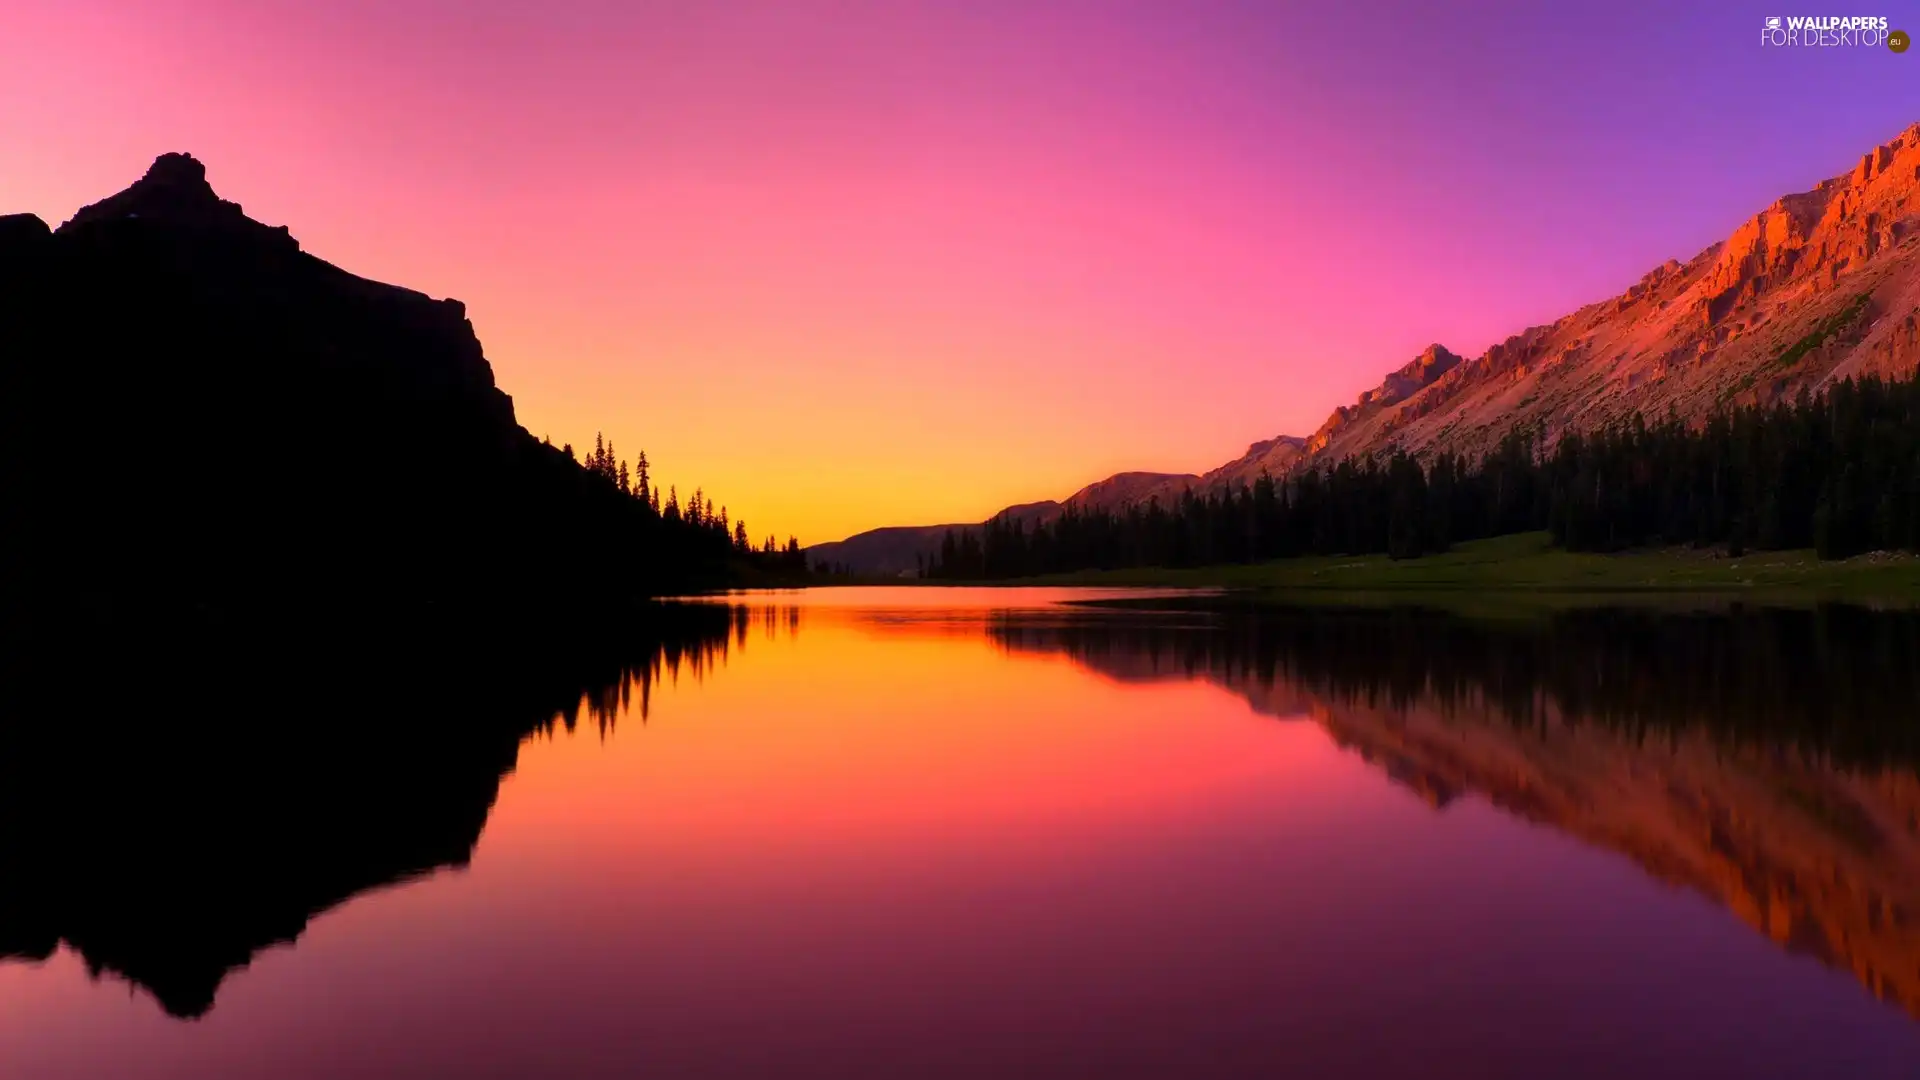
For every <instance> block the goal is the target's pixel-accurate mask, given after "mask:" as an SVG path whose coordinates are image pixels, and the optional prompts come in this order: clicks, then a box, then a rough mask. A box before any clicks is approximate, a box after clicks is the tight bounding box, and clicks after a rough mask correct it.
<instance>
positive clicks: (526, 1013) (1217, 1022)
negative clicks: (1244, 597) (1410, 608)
mask: <svg viewBox="0 0 1920 1080" xmlns="http://www.w3.org/2000/svg"><path fill="white" fill-rule="evenodd" d="M1090 595H1092V594H1090V593H1085V592H1072V591H1066V590H1049V591H1039V590H1016V591H991V590H966V589H953V590H946V589H942V590H819V591H813V592H808V593H797V594H796V593H782V594H766V595H748V596H737V597H733V598H730V600H729V601H727V603H730V604H732V605H736V606H734V607H732V608H728V607H725V606H717V605H715V606H711V609H710V610H708V611H705V612H703V613H701V614H700V616H699V618H698V620H697V625H695V626H694V627H692V628H691V629H688V630H686V631H685V632H684V633H683V634H681V635H680V637H674V636H673V635H667V636H666V637H665V638H663V641H668V642H670V643H669V644H660V645H657V646H656V647H653V648H652V649H651V651H649V653H648V654H647V655H646V656H644V657H641V658H640V659H639V660H637V661H636V662H635V663H633V664H631V665H628V666H626V667H624V668H617V669H616V671H615V673H614V674H613V675H611V676H608V675H604V674H603V675H601V676H600V677H599V678H598V681H590V682H589V683H588V685H583V686H581V687H580V688H579V689H580V693H579V694H578V695H577V696H579V697H580V699H581V704H580V705H579V706H578V707H577V708H573V709H563V710H561V715H560V717H559V718H558V719H557V720H556V721H555V722H552V723H545V722H544V721H545V720H546V719H547V716H548V715H549V713H543V714H542V715H540V716H536V717H531V718H529V720H528V722H527V723H526V724H525V726H524V729H523V730H520V731H515V732H513V733H512V734H511V737H510V738H508V739H507V741H506V742H504V743H502V744H501V749H500V750H499V752H491V751H490V752H489V753H477V752H474V753H469V752H466V751H465V750H464V749H459V748H458V740H459V739H460V738H462V736H459V735H457V734H456V735H449V736H445V737H444V738H446V739H447V740H449V741H448V742H447V743H446V744H445V746H446V750H445V753H444V754H443V755H442V756H440V757H437V758H435V759H434V760H436V761H457V762H458V763H459V764H458V766H457V768H458V769H461V770H466V771H465V772H461V773H460V775H459V776H441V775H440V774H438V773H434V774H433V778H432V779H431V780H430V781H429V780H427V779H418V780H415V779H411V778H410V777H409V776H401V777H399V778H398V779H396V778H395V777H394V776H392V775H389V773H388V772H382V771H378V770H374V771H363V770H369V769H373V766H371V765H367V764H365V763H366V762H370V761H372V762H377V761H379V760H381V756H382V755H383V754H384V753H387V751H388V743H389V742H391V738H390V737H389V736H386V735H383V733H382V729H381V728H379V727H376V726H371V725H368V726H366V727H364V728H360V729H356V734H355V735H354V736H353V738H352V740H351V744H352V754H351V756H350V757H349V756H342V757H341V758H340V759H339V761H338V762H337V763H334V764H329V765H326V766H324V767H315V769H314V770H313V771H314V773H315V775H317V776H318V777H319V779H318V780H316V781H315V782H314V785H313V789H312V790H313V792H314V793H315V794H313V795H312V796H311V797H312V798H314V799H320V800H323V801H326V802H327V803H328V804H329V807H330V809H329V810H328V814H334V813H338V814H339V815H341V816H340V817H338V818H335V817H332V816H328V815H321V816H319V817H318V818H313V817H300V818H299V819H298V820H299V821H300V822H301V823H302V824H300V825H298V826H297V828H296V827H294V826H288V827H286V829H283V830H281V831H287V830H292V831H296V832H298V833H299V836H298V838H297V842H294V841H289V840H287V838H286V837H284V836H282V837H277V838H276V839H275V840H273V841H260V842H256V841H253V840H250V839H248V838H246V836H244V835H243V834H241V833H222V834H221V835H220V836H218V837H212V838H210V837H209V836H208V835H206V834H203V833H201V832H200V831H199V830H198V829H196V828H194V827H191V826H190V825H182V826H169V827H168V830H167V832H166V835H165V838H164V839H163V840H156V841H154V842H153V843H154V844H158V845H160V846H162V847H164V848H165V849H166V850H167V852H169V854H168V855H167V856H166V860H167V861H166V862H165V864H164V866H163V867H162V868H161V869H160V870H151V868H149V870H147V871H142V873H141V874H137V875H134V874H125V873H121V871H120V869H119V868H117V866H116V862H115V860H116V856H115V855H114V854H112V852H111V851H107V852H101V851H95V850H91V849H89V850H87V851H83V852H77V851H76V850H74V849H75V848H85V847H87V846H88V845H89V844H91V843H94V841H91V840H88V839H87V838H86V837H85V836H82V835H78V834H77V833H76V832H75V830H73V829H70V828H67V827H66V826H58V825H55V824H53V823H51V821H50V818H49V817H48V816H47V815H45V814H37V813H36V811H35V810H34V807H33V805H32V804H31V803H30V802H29V801H28V800H25V799H14V800H12V801H11V802H9V803H7V804H5V805H6V807H7V811H6V812H7V813H8V814H9V815H11V817H10V818H8V819H6V820H4V821H0V851H3V852H4V853H5V857H6V859H7V860H9V864H7V865H8V866H9V868H8V869H7V870H0V873H11V874H12V875H13V880H11V881H5V880H4V879H0V954H4V953H8V952H11V953H13V954H14V959H13V960H11V961H9V962H7V963H4V964H0V1076H5V1077H22V1078H89V1080H90V1078H102V1080H105V1078H114V1080H129V1078H145V1077H155V1078H159V1077H168V1078H188V1077H193V1078H224V1077H277V1078H300V1077H343V1076H353V1077H412V1076H476V1077H615V1076H622V1077H624V1076H660V1077H707V1076H712V1077H772V1076H823V1077H827V1076H831V1077H864V1076H875V1077H946V1076H983V1077H1011V1076H1022V1077H1024V1076H1035V1077H1077V1076H1089V1077H1125V1076H1155V1077H1159V1076H1165V1077H1213V1076H1261V1077H1267V1076H1282V1075H1294V1076H1310V1077H1358V1078H1369V1077H1398V1076H1409V1077H1412V1076H1418V1077H1432V1076H1462V1077H1544V1076H1552V1077H1587V1076H1593V1077H1602V1076H1605V1077H1612V1076H1622V1077H1626V1076H1632V1077H1667V1076H1673V1077H1683V1076H1684V1077H1712V1076H1737V1077H1743V1078H1754V1077H1796V1078H1799V1077H1821V1076H1831V1077H1840V1076H1846V1077H1857V1078H1871V1077H1913V1076H1916V1075H1920V1022H1916V1016H1920V779H1917V778H1916V775H1917V774H1916V762H1917V761H1920V753H1917V752H1916V748H1917V747H1920V738H1916V737H1915V736H1914V735H1913V734H1912V733H1911V730H1910V729H1912V728H1913V727H1914V726H1915V725H1916V724H1917V723H1920V721H1916V718H1915V716H1914V706H1915V705H1916V703H1917V702H1920V699H1916V697H1915V682H1914V679H1915V674H1914V673H1915V671H1916V670H1920V663H1916V659H1920V629H1916V626H1915V620H1914V619H1913V618H1912V617H1910V616H1903V615H1875V614H1871V613H1865V612H1850V611H1824V612H1812V611H1805V612H1758V613H1756V612H1745V613H1732V614H1729V613H1725V612H1722V613H1681V614H1673V613H1669V614H1646V613H1642V614H1633V613H1607V612H1589V613H1584V614H1572V615H1559V616H1552V617H1542V618H1539V619H1533V620H1514V621H1502V622H1498V623H1484V622H1470V621H1467V620H1461V619H1455V618H1449V617H1446V616H1440V615H1431V614H1422V613H1418V612H1404V611H1403V612H1389V613H1378V612H1376V613H1351V612H1350V613H1333V612H1323V613H1305V612H1296V613H1283V614H1266V615H1254V614H1250V613H1246V612H1236V611H1232V610H1226V611H1223V612H1216V613H1212V614H1208V613H1168V612H1140V611H1125V612H1114V611H1095V610H1088V609H1085V608H1079V607H1073V606H1063V605H1061V604H1060V603H1059V601H1061V600H1066V599H1085V598H1087V597H1088V596H1090ZM302 683H303V680H301V679H293V678H289V680H288V683H287V687H286V691H287V694H288V695H289V696H297V695H299V694H300V693H302ZM148 707H149V703H147V702H143V701H141V700H138V699H135V700H128V701H121V702H116V703H113V705H112V708H113V709H114V710H115V711H119V712H131V713H136V714H137V713H139V712H140V711H141V710H143V709H146V708H148ZM255 707H257V710H258V713H259V723H261V724H271V723H272V722H273V720H274V708H275V707H274V705H273V703H271V702H261V703H258V704H257V706H255ZM451 730H453V731H456V732H457V731H459V730H460V729H459V728H458V727H457V726H456V727H454V728H453V729H451ZM528 731H530V732H531V733H526V732H528ZM223 739H230V740H237V742H238V743H240V745H231V746H227V747H226V749H227V750H229V751H231V752H232V753H234V754H235V755H236V756H237V757H238V758H240V759H245V755H246V752H247V748H246V745H245V742H246V740H245V739H244V738H242V737H240V736H223ZM100 752H101V753H107V752H108V751H105V750H101V751H100ZM320 752H321V751H319V750H315V751H314V753H320ZM279 767H281V766H280V765H272V766H270V765H268V764H264V763H263V764H261V765H260V766H259V769H260V771H263V772H272V771H273V769H275V768H279ZM421 768H423V769H424V768H426V766H421ZM447 768H448V769H455V768H456V766H451V765H450V766H447ZM469 774H470V775H469ZM303 775H304V774H303ZM420 775H421V776H422V777H424V776H426V775H427V774H426V773H424V772H423V773H421V774H420ZM496 783H497V788H496V786H495V785H496ZM393 784H412V785H413V786H412V788H410V789H409V790H412V791H414V793H415V794H416V795H419V799H418V800H417V803H416V802H412V801H409V799H408V798H396V797H395V796H393V794H392V791H391V786H392V785H393ZM276 787H284V785H283V784H263V785H262V786H261V787H260V788H259V789H258V791H256V792H255V794H254V795H253V796H252V797H251V798H252V799H254V800H255V801H254V802H249V801H247V799H246V798H240V797H236V798H233V799H231V800H226V801H219V802H218V805H217V807H215V808H210V809H207V810H205V811H204V813H205V818H204V820H207V821H213V820H216V819H217V820H222V821H224V820H226V819H227V818H246V817H247V816H248V815H249V814H253V813H256V811H255V809H254V807H256V806H257V807H259V808H260V809H258V810H257V814H258V815H259V816H260V817H262V818H267V819H271V817H272V814H273V813H274V812H275V811H274V810H273V809H272V808H273V807H275V806H278V805H279V803H277V802H276V801H275V799H276V794H275V790H274V789H275V788H276ZM181 797H182V798H186V797H188V795H187V794H186V793H181ZM167 798H168V796H167V795H166V794H165V793H164V791H163V792H162V793H161V794H159V795H143V796H142V799H143V800H144V805H146V806H148V807H149V808H153V807H158V806H160V804H162V803H164V802H165V801H166V799H167ZM223 798H224V797H223ZM382 800H385V801H382ZM375 804H377V807H376V809H373V810H368V811H367V812H366V813H365V814H358V812H357V811H356V810H355V808H356V807H363V806H373V805H375ZM449 805H451V806H454V807H456V808H457V809H448V806H449ZM155 812H159V811H158V810H156V811H155ZM199 812H200V811H196V813H199ZM190 820H201V819H190ZM316 821H318V822H320V824H315V822H316ZM330 823H337V824H330ZM260 824H262V825H263V827H267V828H272V827H273V822H272V821H271V820H265V821H262V822H260ZM49 836H52V837H55V838H56V839H47V838H48V837H49ZM222 844H224V845H226V846H224V847H221V848H220V850H219V851H217V852H213V853H209V852H208V851H207V850H204V849H206V848H208V847H209V846H212V845H222ZM149 846H152V845H149ZM268 848H272V849H273V850H272V852H271V853H270V852H268V851H267V849H268ZM141 850H143V851H145V850H147V848H145V847H143V848H142V849H141ZM369 852H371V854H368V853H369ZM36 860H38V861H36ZM308 871H310V872H311V877H312V878H313V880H312V881H311V882H305V881H304V880H303V882H302V883H300V884H298V885H297V887H296V886H295V885H288V886H286V887H284V888H282V887H280V886H279V885H278V884H277V883H279V882H281V881H282V880H283V879H287V880H290V879H292V878H298V877H300V875H301V874H302V873H304V872H308ZM75 875H80V876H81V877H82V878H84V879H85V880H86V881H89V882H93V881H95V878H96V877H97V878H98V882H99V883H98V884H95V885H89V886H88V890H89V891H87V892H86V893H85V895H82V894H81V892H80V891H79V890H78V887H77V886H72V885H71V884H70V883H71V881H72V880H73V879H74V877H75ZM262 881H269V884H268V885H262V884H261V882H262ZM62 882H67V883H69V884H66V885H63V884H62ZM63 889H64V890H65V891H62V890H63ZM102 894H104V895H102ZM155 905H158V906H157V907H156V906H155ZM188 905H192V906H193V908H192V909H193V910H195V911H201V912H206V911H211V912H212V914H211V915H206V916H205V917H204V918H201V919H199V920H198V921H192V922H191V925H189V926H187V928H186V929H182V928H181V926H180V925H176V922H177V920H176V919H175V917H174V916H172V915H169V914H167V913H169V912H175V911H179V910H186V909H187V906H188ZM155 911H158V912H160V913H161V914H158V915H156V914H154V912H155ZM10 921H11V925H10V924H9V922H10Z"/></svg>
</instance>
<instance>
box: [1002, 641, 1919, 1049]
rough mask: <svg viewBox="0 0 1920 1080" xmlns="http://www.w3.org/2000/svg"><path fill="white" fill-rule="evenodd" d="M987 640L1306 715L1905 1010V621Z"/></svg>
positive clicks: (1911, 666) (1915, 803)
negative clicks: (1723, 914)
mask: <svg viewBox="0 0 1920 1080" xmlns="http://www.w3.org/2000/svg"><path fill="white" fill-rule="evenodd" d="M990 632H991V633H992V634H993V636H994V637H995V638H996V639H997V640H999V641H1000V642H1002V643H1003V644H1005V645H1006V646H1007V647H1008V648H1010V649H1016V650H1022V651H1043V652H1058V653H1064V654H1066V655H1069V656H1071V657H1073V658H1074V659H1075V660H1077V661H1078V662H1080V663H1083V664H1085V665H1086V666H1088V667H1090V668H1092V669H1094V670H1098V671H1102V672H1106V673H1110V674H1113V675H1115V676H1117V677H1123V678H1132V677H1138V676H1139V675H1140V673H1141V672H1143V671H1147V672H1168V673H1179V674H1182V675H1184V676H1186V677H1191V678H1201V679H1205V680H1208V681H1210V682H1214V683H1216V684H1218V685H1220V686H1223V687H1225V688H1227V689H1230V690H1232V691H1234V692H1236V693H1239V694H1242V695H1244V696H1245V697H1247V699H1248V700H1249V701H1250V702H1252V703H1253V704H1254V706H1255V707H1256V708H1257V709H1259V710H1260V711H1263V712H1268V713H1271V714H1274V715H1278V716H1309V717H1311V718H1312V719H1313V720H1314V721H1316V722H1318V723H1319V724H1321V725H1322V726H1324V727H1325V728H1326V730H1327V731H1328V732H1329V733H1330V734H1331V735H1332V736H1333V738H1334V739H1335V740H1336V741H1337V742H1338V743H1340V744H1341V745H1343V746H1345V747H1347V748H1348V749H1351V750H1353V751H1354V752H1356V753H1358V754H1360V755H1362V756H1363V757H1364V758H1366V759H1367V760H1368V761H1370V762H1372V763H1374V764H1375V765H1377V766H1378V767H1380V768H1381V769H1382V770H1384V771H1385V772H1386V773H1387V775H1388V776H1390V777H1391V778H1393V779H1394V780H1395V781H1396V782H1398V783H1400V784H1403V785H1405V786H1406V787H1408V788H1409V789H1411V790H1412V791H1414V792H1415V793H1417V794H1418V795H1419V796H1420V797H1421V798H1423V799H1425V800H1426V801H1427V802H1429V803H1430V804H1432V805H1434V806H1436V807H1445V806H1447V805H1448V804H1449V803H1451V802H1452V801H1453V800H1455V799H1457V798H1460V797H1462V796H1463V795H1468V794H1472V795H1477V796H1479V797H1481V798H1483V799H1485V800H1487V801H1489V802H1491V803H1492V804H1493V805H1495V806H1497V807H1500V808H1501V809H1503V810H1505V811H1507V812H1509V813H1512V814H1515V815H1517V816H1520V817H1522V818H1525V819H1527V820H1529V821H1533V822H1537V823H1541V824H1546V825H1551V826H1553V827H1555V828H1557V829H1559V830H1561V831H1563V832H1565V833H1567V834H1570V835H1573V836H1576V837H1578V838H1580V839H1581V840H1583V841H1586V842H1588V843H1591V844H1594V845H1596V846H1599V847H1603V848H1606V849H1608V850H1611V851H1615V852H1618V853H1620V854H1623V855H1626V856H1628V857H1629V858H1631V859H1633V860H1634V861H1635V862H1636V863H1638V864H1639V865H1640V866H1641V867H1642V868H1643V869H1644V870H1645V871H1647V872H1648V873H1650V874H1652V875H1654V876H1655V877H1657V878H1659V879H1661V880H1663V881H1666V882H1669V883H1672V884H1676V885H1680V886H1684V887H1687V888H1690V889H1693V890H1695V891H1697V892H1699V893H1701V894H1703V895H1705V896H1708V897H1710V898H1712V899H1714V900H1716V901H1717V902H1719V903H1721V904H1723V905H1725V906H1726V907H1727V908H1728V909H1729V910H1731V911H1732V912H1734V913H1735V914H1736V915H1738V916H1739V917H1740V918H1741V919H1743V920H1745V921H1746V922H1747V923H1749V924H1750V925H1752V926H1753V927H1755V928H1756V929H1758V930H1759V931H1761V932H1762V933H1764V934H1766V935H1767V936H1769V937H1771V938H1772V939H1774V940H1775V941H1778V942H1779V943H1780V944H1782V945H1783V946H1785V947H1787V948H1790V949H1793V950H1795V951H1798V952H1803V953H1806V954H1809V955H1813V956H1816V957H1819V958H1820V959H1822V960H1824V961H1825V962H1827V963H1829V964H1831V965H1833V966H1835V967H1838V968H1841V969H1844V970H1846V971H1849V972H1851V973H1853V974H1854V975H1855V976H1856V977H1857V978H1858V979H1859V980H1860V981H1861V982H1862V983H1864V984H1865V985H1866V986H1867V987H1868V988H1869V989H1871V990H1872V991H1873V992H1874V993H1875V994H1876V995H1878V996H1880V997H1881V998H1883V999H1887V1000H1892V1001H1895V1002H1898V1003H1899V1004H1901V1005H1902V1006H1903V1007H1904V1008H1906V1009H1907V1011H1908V1012H1910V1013H1912V1014H1913V1015H1915V1016H1920V709H1917V708H1916V706H1920V615H1915V614H1912V613H1888V612H1873V611H1867V610H1862V609H1856V608H1845V607H1828V608H1820V609H1815V610H1742V609H1737V608H1736V609H1728V610H1719V611H1695V612H1686V613H1672V612H1654V611H1646V610H1576V611H1568V612H1562V613H1557V614H1553V615H1550V616H1546V617H1543V618H1539V619H1536V620H1530V621H1513V622H1488V621H1475V620H1469V619H1465V618H1460V617H1455V616H1450V615H1446V614H1442V613H1437V612H1432V611H1420V610H1374V611H1368V610H1327V611H1306V610H1278V611H1276V610H1266V611H1254V610H1223V611H1221V612H1218V613H1217V614H1216V616H1215V618H1214V620H1213V621H1212V623H1211V624H1210V625H1207V626H1205V627H1202V628H1194V627H1191V626H1187V627H1179V626H1168V625H1162V624H1160V623H1159V622H1158V621H1157V619H1156V618H1155V617H1153V616H1150V615H1144V614H1136V615H1134V616H1131V617H1104V616H1099V615H1089V616H1087V617H1085V618H1082V619H1076V620H1070V621H1059V622H1054V623H1051V624H1046V625H1033V624H1023V623H1021V622H1019V621H1017V620H1009V621H1004V622H1000V623H997V624H995V625H994V626H992V628H991V630H990Z"/></svg>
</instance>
